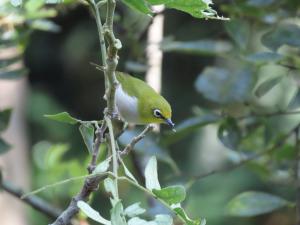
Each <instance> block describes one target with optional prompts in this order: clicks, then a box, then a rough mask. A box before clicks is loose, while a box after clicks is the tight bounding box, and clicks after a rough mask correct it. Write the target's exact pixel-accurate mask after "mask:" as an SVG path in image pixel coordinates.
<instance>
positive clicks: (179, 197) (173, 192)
mask: <svg viewBox="0 0 300 225" xmlns="http://www.w3.org/2000/svg"><path fill="white" fill-rule="evenodd" d="M152 192H153V193H154V194H155V195H156V197H158V198H160V199H162V200H163V201H165V202H167V203H168V204H169V205H172V204H177V203H180V202H182V201H183V200H184V199H185V196H186V193H185V189H184V187H183V186H181V185H175V186H170V187H165V188H162V189H161V190H156V189H153V190H152Z"/></svg>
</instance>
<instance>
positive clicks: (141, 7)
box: [122, 0, 152, 14]
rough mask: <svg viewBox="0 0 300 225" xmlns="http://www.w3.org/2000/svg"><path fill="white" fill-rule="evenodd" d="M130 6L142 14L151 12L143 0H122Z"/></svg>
mask: <svg viewBox="0 0 300 225" xmlns="http://www.w3.org/2000/svg"><path fill="white" fill-rule="evenodd" d="M122 1H123V2H124V3H125V4H126V5H127V6H129V7H130V8H132V9H134V10H136V11H138V12H141V13H143V14H151V13H152V11H151V9H150V8H149V5H148V3H147V2H146V1H145V0H122Z"/></svg>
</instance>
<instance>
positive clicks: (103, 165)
mask: <svg viewBox="0 0 300 225" xmlns="http://www.w3.org/2000/svg"><path fill="white" fill-rule="evenodd" d="M110 161H111V157H108V158H106V159H105V160H104V161H102V162H101V163H99V164H98V165H97V166H96V168H95V169H94V171H93V174H97V173H104V172H106V171H107V170H108V168H109V164H110Z"/></svg>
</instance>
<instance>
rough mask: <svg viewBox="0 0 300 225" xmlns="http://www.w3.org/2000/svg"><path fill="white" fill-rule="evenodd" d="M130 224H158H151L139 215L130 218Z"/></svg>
mask: <svg viewBox="0 0 300 225" xmlns="http://www.w3.org/2000/svg"><path fill="white" fill-rule="evenodd" d="M128 225H156V224H149V223H148V221H146V220H143V219H141V218H139V217H133V218H131V219H130V220H128Z"/></svg>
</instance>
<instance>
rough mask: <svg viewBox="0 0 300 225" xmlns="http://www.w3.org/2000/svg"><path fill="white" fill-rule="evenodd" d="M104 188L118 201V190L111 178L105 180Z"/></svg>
mask: <svg viewBox="0 0 300 225" xmlns="http://www.w3.org/2000/svg"><path fill="white" fill-rule="evenodd" d="M104 188H105V190H106V192H110V193H111V194H112V196H113V198H114V199H116V197H117V190H116V188H115V184H114V181H113V180H112V179H111V178H109V177H108V178H106V179H105V180H104Z"/></svg>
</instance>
